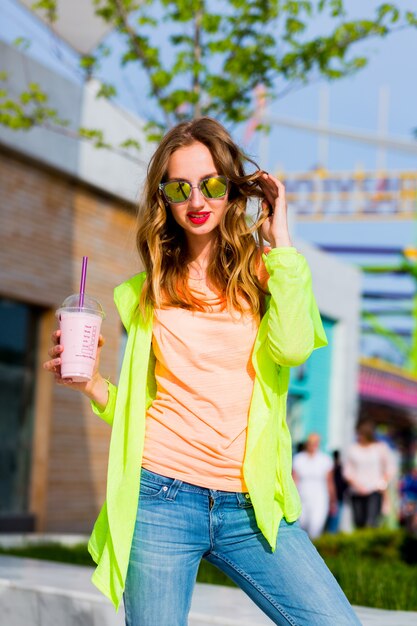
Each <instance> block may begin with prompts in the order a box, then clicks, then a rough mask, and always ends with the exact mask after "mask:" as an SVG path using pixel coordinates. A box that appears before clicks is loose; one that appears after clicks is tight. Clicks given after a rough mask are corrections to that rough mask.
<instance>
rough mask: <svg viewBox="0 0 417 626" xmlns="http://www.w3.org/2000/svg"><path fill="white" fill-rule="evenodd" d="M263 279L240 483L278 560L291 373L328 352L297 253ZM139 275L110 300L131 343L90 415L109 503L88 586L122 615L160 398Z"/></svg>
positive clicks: (290, 506)
mask: <svg viewBox="0 0 417 626" xmlns="http://www.w3.org/2000/svg"><path fill="white" fill-rule="evenodd" d="M263 260H264V262H265V265H266V269H267V270H268V273H269V276H270V278H269V281H268V289H269V292H270V294H271V295H270V296H268V298H267V310H266V313H265V315H264V316H263V318H262V320H261V323H260V326H259V331H258V334H257V337H256V341H255V346H254V350H253V357H252V360H253V365H254V369H255V372H256V377H255V382H254V389H253V394H252V400H251V405H250V410H249V420H248V430H247V440H246V452H245V459H244V465H243V473H244V478H245V482H246V485H247V487H248V490H249V493H250V497H251V500H252V503H253V506H254V510H255V514H256V520H257V524H258V526H259V528H260V530H261V531H262V533H263V535H264V536H265V538H266V539H267V541H268V543H269V544H270V546H271V548H272V550H275V546H276V542H277V534H278V526H279V523H280V521H281V519H282V517H283V516H285V518H286V520H287V521H289V522H291V521H294V520H296V519H297V517H298V516H299V515H300V509H301V507H300V500H299V496H298V492H297V489H296V487H295V485H294V482H293V480H292V477H291V464H292V458H291V453H292V450H291V437H290V433H289V430H288V427H287V423H286V399H287V391H288V381H289V368H290V367H292V366H296V365H300V364H301V363H303V362H304V361H305V360H306V359H307V358H308V357H309V356H310V354H311V352H312V351H313V350H314V349H315V348H319V347H321V346H324V345H326V344H327V340H326V335H325V333H324V329H323V325H322V323H321V319H320V314H319V311H318V308H317V304H316V302H315V299H314V296H313V292H312V285H311V274H310V270H309V267H308V265H307V262H306V260H305V258H304V257H303V256H302V255H301V254H298V253H297V251H296V250H295V248H274V249H272V250H271V251H270V252H269V254H268V255H263ZM144 280H145V273H144V272H142V273H141V274H137V275H136V276H134V277H133V278H131V279H130V280H128V281H126V282H124V283H122V284H121V285H119V286H118V287H116V289H115V291H114V299H115V303H116V306H117V308H118V311H119V314H120V317H121V319H122V322H123V324H124V326H125V328H126V330H127V333H128V340H127V345H126V350H125V355H124V360H123V364H122V370H121V374H120V379H119V385H118V387H115V386H114V385H113V384H111V383H109V399H108V402H107V405H106V407H105V408H104V410H102V411H100V409H99V407H98V406H97V405H95V404H94V402H92V408H93V411H94V412H95V413H96V414H97V415H99V416H100V417H101V418H102V419H104V420H105V421H106V422H108V423H109V424H110V425H112V434H111V441H110V450H109V462H108V474H107V499H106V502H105V504H104V506H103V508H102V509H101V511H100V514H99V517H98V519H97V521H96V523H95V525H94V529H93V533H92V535H91V538H90V541H89V545H88V547H89V551H90V553H91V555H92V557H93V559H94V561H95V562H96V563H97V568H96V570H95V571H94V574H93V577H92V580H93V582H94V584H95V585H96V586H97V587H98V588H99V589H100V591H102V592H103V593H104V594H105V595H106V596H108V597H109V598H110V600H111V601H112V602H113V604H114V605H115V607H116V609H117V608H118V607H119V604H120V601H121V599H122V595H123V590H124V586H125V580H126V573H127V568H128V564H129V555H130V548H131V544H132V536H133V531H134V526H135V520H136V513H137V505H138V496H139V476H140V468H141V460H142V452H143V443H144V435H145V416H146V409H147V408H148V407H149V405H150V404H151V402H152V400H153V398H154V397H155V393H156V383H155V376H154V371H155V357H154V355H153V352H152V349H151V340H152V319H150V320H149V321H148V322H147V323H145V322H144V320H143V318H142V317H141V316H140V315H139V314H138V313H137V304H138V300H139V294H140V291H141V288H142V286H143V283H144Z"/></svg>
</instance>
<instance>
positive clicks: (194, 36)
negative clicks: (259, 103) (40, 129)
mask: <svg viewBox="0 0 417 626" xmlns="http://www.w3.org/2000/svg"><path fill="white" fill-rule="evenodd" d="M92 2H93V4H94V9H95V12H96V14H97V15H99V16H101V18H102V19H104V20H105V21H106V22H108V23H109V24H110V25H111V26H112V27H113V28H114V29H115V30H116V31H118V32H119V33H120V36H121V37H122V39H123V42H124V49H123V52H122V54H121V57H120V64H121V65H122V66H125V65H127V64H136V65H137V66H140V68H141V69H142V70H143V71H144V72H145V74H146V77H147V83H148V84H147V89H148V97H149V99H150V102H152V105H153V106H152V110H153V111H154V114H153V115H150V116H149V119H147V120H146V122H147V123H146V133H147V138H148V139H149V140H157V139H158V138H159V137H160V136H161V134H162V133H163V132H164V131H165V130H166V129H167V128H169V127H171V126H172V125H174V124H175V123H177V122H178V121H181V120H184V119H190V118H193V117H197V116H200V115H206V114H208V115H212V116H215V117H217V118H218V119H220V120H222V121H223V122H225V123H239V122H243V121H245V120H247V119H249V118H251V117H252V116H253V114H254V109H255V107H256V102H255V99H254V90H255V88H256V87H259V86H262V88H263V92H264V94H265V98H266V99H267V100H273V99H276V98H280V97H283V96H284V95H285V94H286V93H287V92H288V91H290V90H292V89H294V88H296V87H299V86H302V85H306V84H308V83H310V82H312V81H314V80H318V79H328V80H337V79H341V78H343V77H346V76H350V75H352V74H354V73H355V72H357V71H358V70H359V69H361V68H363V67H364V66H365V65H366V63H367V59H366V57H365V56H364V55H363V54H361V53H358V54H355V53H354V48H355V44H358V43H359V42H363V41H365V40H367V39H369V38H371V37H385V36H387V35H388V34H390V33H392V32H394V31H397V30H399V29H403V28H407V27H416V26H417V17H416V13H415V12H412V11H407V10H401V11H400V9H398V8H397V7H396V6H395V5H393V4H390V3H383V4H381V5H380V6H379V7H378V8H376V10H375V12H374V13H373V15H372V16H371V17H364V18H363V19H348V17H347V11H346V7H345V2H344V0H314V1H309V0H298V1H295V0H218V1H214V0H211V1H210V2H209V1H208V0H92ZM34 8H36V10H37V11H39V12H43V13H44V14H46V15H47V16H48V19H49V20H50V21H51V22H53V21H54V20H55V19H56V2H55V0H41V1H40V2H35V3H34ZM80 19H81V16H80ZM163 23H167V26H166V27H164V28H166V29H168V30H169V35H168V37H167V40H166V41H164V45H163V46H161V26H162V24H163ZM320 25H322V29H321V31H325V32H321V34H317V31H320ZM167 48H169V50H168V53H167ZM109 53H110V51H109V50H108V49H107V48H105V47H103V46H99V47H98V48H97V50H96V51H95V52H94V54H91V55H86V56H83V57H81V58H80V65H81V67H82V68H84V70H85V72H86V75H87V76H89V75H93V74H94V73H96V72H97V71H98V68H99V66H100V61H101V59H102V56H103V55H106V54H109ZM166 59H168V60H166ZM0 69H1V68H0ZM0 79H2V82H3V85H4V87H3V89H1V90H0V124H3V125H5V126H8V127H10V128H13V129H16V130H22V129H23V130H28V129H30V128H32V127H33V126H39V125H40V126H42V125H44V126H48V127H49V128H51V127H54V128H56V129H58V128H61V129H63V128H64V127H65V124H66V122H65V120H62V119H61V118H60V116H59V112H58V111H56V110H54V109H53V108H52V107H51V106H50V105H49V104H48V96H47V93H45V91H44V90H43V88H42V86H41V85H38V84H34V83H31V84H29V85H28V86H27V88H26V89H25V90H24V92H23V93H21V94H20V95H19V96H18V97H15V98H13V97H11V96H10V94H9V93H8V91H7V76H5V75H4V74H3V75H2V76H0ZM98 97H103V98H108V99H113V98H116V97H117V92H116V89H115V87H114V86H113V85H111V84H109V83H102V87H101V89H100V91H99V93H98ZM77 132H78V133H79V135H80V136H82V137H84V138H87V139H89V140H92V141H93V142H94V143H95V145H97V146H98V147H100V146H106V145H107V144H106V142H105V140H104V137H103V134H102V132H101V131H100V130H97V129H86V128H81V129H77ZM132 146H136V147H138V146H137V144H136V142H135V141H134V140H133V139H128V140H127V141H126V142H124V143H123V145H122V146H119V148H120V147H122V148H129V147H132Z"/></svg>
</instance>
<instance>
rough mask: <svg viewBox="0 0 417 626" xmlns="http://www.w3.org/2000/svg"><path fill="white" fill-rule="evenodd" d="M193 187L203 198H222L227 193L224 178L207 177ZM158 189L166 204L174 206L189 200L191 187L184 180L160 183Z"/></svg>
mask: <svg viewBox="0 0 417 626" xmlns="http://www.w3.org/2000/svg"><path fill="white" fill-rule="evenodd" d="M195 187H198V189H199V190H200V191H201V193H202V194H203V196H204V197H205V198H208V199H212V198H215V199H216V198H223V197H224V196H225V195H226V193H227V187H228V181H227V178H226V176H209V177H208V178H203V180H200V182H199V183H198V185H195ZM159 189H160V191H162V193H163V194H164V197H165V200H166V201H167V202H171V203H173V204H175V203H177V202H185V201H186V200H188V199H189V197H190V196H191V191H192V189H193V185H191V183H189V182H188V181H186V180H170V181H168V182H166V183H160V184H159Z"/></svg>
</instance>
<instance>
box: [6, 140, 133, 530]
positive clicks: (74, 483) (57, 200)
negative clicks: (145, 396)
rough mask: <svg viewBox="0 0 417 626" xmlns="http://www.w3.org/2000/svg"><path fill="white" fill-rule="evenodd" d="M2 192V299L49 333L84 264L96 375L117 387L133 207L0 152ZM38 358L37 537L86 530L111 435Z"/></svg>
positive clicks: (98, 500) (101, 487) (100, 490)
mask: <svg viewBox="0 0 417 626" xmlns="http://www.w3.org/2000/svg"><path fill="white" fill-rule="evenodd" d="M0 188H1V190H2V201H1V206H0V296H1V297H6V298H10V299H15V300H19V301H22V302H25V303H28V304H36V305H38V306H40V307H42V310H43V311H44V320H45V323H46V324H47V325H48V331H49V330H52V329H53V327H54V326H56V324H55V320H54V317H53V315H51V312H53V311H55V309H56V308H57V307H58V306H59V305H60V304H61V302H62V301H63V300H64V299H65V297H67V296H68V295H70V294H71V293H76V292H77V291H78V288H79V280H80V269H81V259H82V256H83V255H86V256H88V257H89V266H88V276H87V288H86V291H87V293H88V294H90V295H92V296H94V297H96V298H97V299H98V300H99V301H100V302H101V303H102V305H103V307H104V310H105V312H106V315H107V317H106V319H105V321H104V322H103V327H102V332H103V334H104V335H105V338H106V345H105V347H104V348H103V350H102V367H101V371H102V372H103V374H104V375H106V376H110V377H111V378H112V380H115V378H116V376H117V365H118V357H119V345H120V339H121V323H120V320H119V318H118V315H117V312H116V309H115V306H114V304H113V288H114V287H115V286H116V285H117V284H119V283H120V282H122V281H123V280H126V279H127V278H128V277H130V276H131V275H133V274H134V273H136V272H137V271H139V270H140V269H141V268H140V264H139V259H138V256H137V253H136V251H135V232H134V231H135V216H134V209H133V207H130V206H128V205H126V204H125V203H123V202H122V201H119V200H118V199H115V198H112V197H110V196H109V195H106V194H104V193H101V192H100V191H98V190H96V189H94V188H92V187H89V186H87V185H84V184H83V183H81V182H80V181H77V180H72V179H70V178H67V177H65V176H63V175H61V174H60V173H58V172H55V171H53V170H51V169H48V168H45V167H43V166H41V165H40V164H39V163H36V162H35V161H31V160H29V159H25V158H24V157H21V156H19V155H17V154H15V153H13V152H10V151H8V150H6V149H2V148H0ZM49 334H50V333H49V332H48V333H47V334H46V335H45V336H46V337H48V336H49ZM39 350H40V354H39V355H38V356H39V358H38V362H39V371H38V372H37V388H36V394H37V397H40V396H42V395H43V396H45V395H47V396H48V398H47V400H48V399H49V400H50V402H49V403H48V402H45V401H43V402H40V401H39V402H36V406H38V407H45V406H49V405H50V407H51V409H50V415H46V414H45V413H46V412H48V411H45V409H42V410H41V409H39V410H37V411H35V420H36V423H35V432H37V433H38V434H37V438H38V444H37V445H42V441H43V442H44V443H45V442H46V441H47V442H48V444H47V445H48V450H47V455H46V456H47V463H46V467H44V468H43V474H41V473H39V474H38V475H37V474H36V473H37V470H38V468H37V467H36V464H35V466H34V467H33V468H32V474H33V475H32V480H33V479H34V476H35V475H36V476H37V478H36V480H37V482H38V483H39V481H40V482H41V483H42V484H41V485H40V486H39V484H38V491H39V489H40V491H41V492H43V493H44V497H43V499H42V498H41V499H39V498H38V497H37V496H36V497H35V500H34V503H33V507H34V508H35V509H38V510H36V511H35V512H36V513H37V514H38V517H39V518H40V519H42V520H43V521H42V524H41V526H42V530H48V531H62V532H65V531H72V532H77V531H79V532H88V531H89V530H90V529H91V525H92V522H93V521H94V518H95V516H96V514H97V512H98V510H99V507H100V505H101V504H102V501H103V499H104V495H105V483H106V472H107V452H108V443H109V435H110V428H109V426H107V425H106V424H104V423H102V422H101V421H100V419H99V418H97V417H96V416H95V415H94V414H93V413H92V412H91V410H90V408H89V403H88V401H87V400H86V399H85V398H84V397H83V396H81V395H80V394H78V393H76V392H71V391H70V390H68V389H65V388H62V387H58V386H55V385H51V384H49V383H50V381H49V379H48V380H47V379H46V378H45V374H47V376H50V375H49V374H48V373H46V372H44V373H42V371H40V363H41V362H42V361H43V360H46V358H48V357H47V353H46V352H47V344H45V341H44V343H43V345H42V342H41V345H40V346H39ZM49 395H51V398H49ZM44 400H45V398H44ZM37 456H38V457H39V455H37ZM37 456H36V455H35V456H34V458H35V460H36V458H37Z"/></svg>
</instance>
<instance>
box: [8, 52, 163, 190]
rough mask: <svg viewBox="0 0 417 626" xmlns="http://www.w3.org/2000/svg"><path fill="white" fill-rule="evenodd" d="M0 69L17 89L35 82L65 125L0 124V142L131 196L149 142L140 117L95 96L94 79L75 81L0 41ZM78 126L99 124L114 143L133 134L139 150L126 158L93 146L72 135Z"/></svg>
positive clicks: (138, 181)
mask: <svg viewBox="0 0 417 626" xmlns="http://www.w3.org/2000/svg"><path fill="white" fill-rule="evenodd" d="M0 58H1V60H2V63H1V69H2V70H5V71H6V72H7V73H8V76H9V78H8V81H7V84H6V88H7V89H8V90H9V92H10V94H11V95H14V96H16V95H18V94H20V93H21V92H22V91H23V90H24V89H25V88H26V86H27V85H28V83H29V82H35V83H39V85H40V86H41V88H42V89H43V90H44V91H45V92H46V93H47V94H48V96H49V104H50V106H51V107H52V108H54V109H56V110H57V111H58V114H59V116H60V117H61V118H62V119H65V120H68V122H69V126H68V129H66V128H63V129H62V130H61V131H58V132H57V131H54V130H49V129H47V128H33V129H31V130H29V131H16V132H15V131H12V130H10V129H8V128H5V127H3V126H0V142H1V143H3V144H5V145H8V146H10V148H13V149H14V150H18V151H19V152H22V153H23V154H25V155H28V156H30V157H33V158H35V159H37V160H39V161H41V162H43V163H45V164H47V165H51V166H52V167H55V168H58V169H59V170H61V171H63V172H65V173H67V174H69V175H72V176H75V177H77V178H79V179H81V180H83V181H84V182H86V183H89V184H92V185H95V186H97V187H99V188H100V189H103V190H105V191H108V192H109V193H112V194H115V195H117V196H119V197H121V198H123V199H124V200H128V201H131V202H135V201H136V200H137V197H138V191H139V187H140V185H141V182H142V181H143V178H144V175H145V171H146V164H147V161H148V160H149V157H150V155H151V150H152V148H151V147H150V146H149V145H148V144H147V143H146V141H145V138H144V134H143V122H142V120H140V119H138V118H136V117H134V116H133V115H132V114H131V113H129V112H128V111H125V110H124V109H121V108H120V107H116V106H115V105H114V104H112V103H111V102H109V101H107V100H105V99H98V100H97V99H96V97H95V94H96V92H97V89H98V84H97V83H96V82H95V81H90V82H87V83H85V84H77V83H76V82H73V81H70V80H69V79H67V78H64V77H63V76H60V75H59V74H57V73H56V72H54V71H53V70H51V69H49V68H47V67H45V66H43V65H42V64H41V63H38V62H37V61H34V60H33V59H31V58H30V57H28V56H27V55H25V54H22V53H21V52H19V51H18V50H16V49H15V48H13V47H11V46H9V45H7V44H5V43H3V42H0ZM79 127H86V128H92V129H98V130H102V131H103V133H104V139H105V141H106V142H108V143H110V144H111V145H112V146H114V147H115V148H117V147H118V146H119V145H120V143H121V142H123V141H124V140H126V139H129V138H133V139H136V140H137V141H138V142H139V143H140V144H141V146H143V149H142V152H141V154H140V155H138V154H137V153H136V152H135V153H134V156H133V153H132V158H127V157H126V156H122V155H120V154H119V153H117V152H116V151H113V150H108V149H106V148H102V149H96V148H94V147H93V145H92V144H91V143H90V142H88V141H87V140H82V139H79V138H77V137H76V136H75V133H76V132H77V130H78V128H79Z"/></svg>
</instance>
